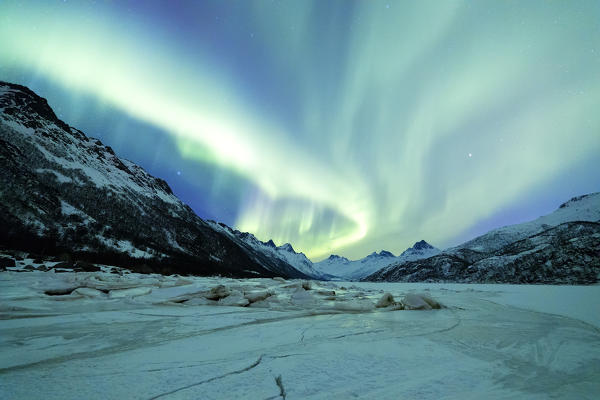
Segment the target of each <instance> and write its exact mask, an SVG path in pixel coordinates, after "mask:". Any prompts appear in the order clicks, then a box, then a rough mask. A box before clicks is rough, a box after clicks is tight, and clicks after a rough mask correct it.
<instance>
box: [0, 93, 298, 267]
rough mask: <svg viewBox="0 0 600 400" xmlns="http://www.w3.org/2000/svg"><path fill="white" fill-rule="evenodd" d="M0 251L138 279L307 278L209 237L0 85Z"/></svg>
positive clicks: (207, 230)
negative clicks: (109, 268) (103, 267)
mask: <svg viewBox="0 0 600 400" xmlns="http://www.w3.org/2000/svg"><path fill="white" fill-rule="evenodd" d="M0 169H1V170H2V174H0V200H1V201H0V226H2V227H3V228H2V230H0V247H3V248H4V249H5V250H7V249H8V250H22V251H25V252H29V253H34V254H38V255H40V256H46V257H47V256H54V257H60V258H61V259H63V260H66V261H69V262H73V261H74V260H86V261H90V262H96V263H104V264H111V265H121V266H127V267H128V268H132V269H134V270H138V271H144V272H152V271H154V272H163V273H173V272H177V273H189V274H196V275H215V274H220V275H224V276H240V277H242V276H284V277H290V278H293V277H296V278H305V277H307V275H306V274H304V273H302V272H300V271H298V270H297V269H295V268H294V267H292V266H291V265H290V263H289V262H287V261H286V260H285V259H283V258H282V257H275V256H274V255H273V254H272V253H270V252H265V251H263V250H262V249H261V248H259V247H255V246H252V245H251V244H249V243H248V242H246V241H244V240H243V239H241V238H239V237H233V236H231V235H228V234H226V233H224V232H223V231H222V230H220V229H215V227H214V225H211V224H209V223H207V222H205V221H204V220H202V219H201V218H200V217H198V216H197V215H196V214H195V213H194V212H193V211H192V209H191V208H190V207H188V206H187V205H185V204H183V203H182V202H181V201H180V200H179V199H178V198H177V197H176V196H175V195H174V194H173V193H172V191H171V189H170V188H169V186H168V185H167V183H166V182H165V181H163V180H161V179H159V178H155V177H153V176H151V175H150V174H148V173H147V172H146V171H144V170H143V169H142V168H141V167H140V166H138V165H136V164H134V163H132V162H130V161H127V160H124V159H121V158H119V157H118V156H117V155H116V154H115V153H114V152H113V150H112V149H111V148H110V147H108V146H105V145H103V144H102V143H101V142H100V141H99V140H96V139H93V138H89V137H87V136H86V135H85V134H84V133H83V132H81V131H79V130H77V129H75V128H73V127H70V126H68V125H67V124H65V123H64V122H62V121H61V120H59V119H58V118H57V117H56V115H55V114H54V112H53V111H52V109H51V108H50V106H49V105H48V103H47V102H46V100H45V99H43V98H41V97H39V96H37V95H36V94H35V93H33V92H32V91H31V90H29V89H27V88H26V87H23V86H20V85H14V84H10V83H5V82H0Z"/></svg>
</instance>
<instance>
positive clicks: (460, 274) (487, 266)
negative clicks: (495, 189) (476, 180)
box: [364, 193, 600, 284]
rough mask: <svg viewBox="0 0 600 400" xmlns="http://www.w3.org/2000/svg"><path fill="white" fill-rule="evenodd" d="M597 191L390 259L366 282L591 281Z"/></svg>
mask: <svg viewBox="0 0 600 400" xmlns="http://www.w3.org/2000/svg"><path fill="white" fill-rule="evenodd" d="M599 277H600V193H592V194H588V195H584V196H579V197H575V198H573V199H571V200H569V201H567V202H566V203H564V204H562V205H561V206H560V207H559V208H558V209H557V210H556V211H554V212H553V213H551V214H548V215H546V216H543V217H540V218H538V219H536V220H534V221H530V222H525V223H522V224H517V225H511V226H505V227H502V228H499V229H494V230H492V231H490V232H488V233H486V234H485V235H482V236H479V237H477V238H475V239H473V240H470V241H468V242H466V243H463V244H461V245H460V246H456V247H453V248H450V249H447V250H445V251H444V252H442V253H440V254H438V255H437V256H434V257H430V258H427V259H422V260H418V261H413V262H400V263H394V264H392V265H390V266H388V267H386V268H384V269H382V270H380V271H377V272H376V273H374V274H372V275H370V276H368V277H366V278H365V279H364V280H370V281H405V282H421V281H452V282H489V283H498V282H503V283H553V284H562V283H579V284H586V283H595V282H597V281H598V279H599Z"/></svg>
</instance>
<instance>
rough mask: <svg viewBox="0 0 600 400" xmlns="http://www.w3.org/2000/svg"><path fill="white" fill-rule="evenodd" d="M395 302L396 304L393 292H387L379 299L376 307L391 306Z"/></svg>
mask: <svg viewBox="0 0 600 400" xmlns="http://www.w3.org/2000/svg"><path fill="white" fill-rule="evenodd" d="M393 304H395V301H394V296H392V294H391V293H386V294H384V295H383V296H381V298H380V299H379V301H377V303H376V304H375V307H377V308H383V307H388V306H391V305H393Z"/></svg>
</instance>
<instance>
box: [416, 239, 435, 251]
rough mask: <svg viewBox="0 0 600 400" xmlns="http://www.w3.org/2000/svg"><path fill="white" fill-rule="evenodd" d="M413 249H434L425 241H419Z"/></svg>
mask: <svg viewBox="0 0 600 400" xmlns="http://www.w3.org/2000/svg"><path fill="white" fill-rule="evenodd" d="M412 248H413V249H415V250H425V249H433V248H434V247H433V246H432V245H430V244H429V243H427V242H426V241H424V240H419V241H418V242H416V243H415V244H414V245H413V247H412Z"/></svg>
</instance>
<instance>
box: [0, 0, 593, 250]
mask: <svg viewBox="0 0 600 400" xmlns="http://www.w3.org/2000/svg"><path fill="white" fill-rule="evenodd" d="M226 4H229V3H226ZM230 4H231V13H237V14H236V15H237V18H238V19H239V18H241V17H239V14H242V15H243V20H244V21H246V22H247V25H248V26H249V28H244V29H248V31H251V32H252V38H253V40H254V41H255V43H256V44H255V46H256V48H258V49H261V50H262V51H261V53H260V54H257V56H256V57H259V58H260V62H262V63H263V65H264V66H265V68H269V70H270V71H272V72H273V76H272V78H273V82H288V83H289V87H287V86H286V87H284V88H282V89H281V92H280V94H279V95H280V96H281V99H280V100H281V102H282V104H294V105H295V107H287V108H286V111H288V114H289V115H293V116H294V118H293V122H290V120H289V118H287V117H285V116H283V115H282V114H281V113H279V112H274V111H272V110H266V109H265V107H264V105H263V103H261V102H260V101H257V99H259V98H260V99H262V98H263V94H261V93H255V92H251V91H250V90H248V89H247V88H245V87H243V85H241V84H240V80H241V81H243V80H248V81H252V80H254V79H258V78H257V76H258V74H257V73H256V71H254V70H251V69H248V70H247V71H246V70H245V69H244V66H238V68H237V69H236V71H237V73H236V74H233V73H232V72H231V71H232V69H227V68H222V66H223V64H222V63H223V62H224V61H223V60H222V59H221V58H220V55H219V54H220V53H219V52H218V51H215V50H214V49H211V48H209V47H208V46H207V45H205V44H202V43H204V42H202V43H200V44H198V45H193V44H186V43H188V40H189V42H190V43H192V42H193V40H192V38H190V37H186V38H184V39H185V40H178V39H182V37H180V36H178V35H181V33H177V32H172V31H171V30H169V28H167V27H162V25H158V26H157V25H156V20H153V19H151V18H150V17H149V16H148V14H143V15H142V16H139V17H136V16H135V15H134V16H128V17H127V18H124V19H121V18H118V14H117V13H116V11H115V9H114V8H111V7H108V6H106V7H104V8H102V7H101V8H99V9H98V10H95V9H91V8H90V7H91V6H89V5H86V6H84V5H79V6H74V7H60V6H58V5H56V4H54V3H50V2H40V3H35V5H34V3H32V4H31V5H30V6H29V7H26V6H22V5H19V4H18V3H16V2H10V1H9V2H3V3H0V62H1V63H2V66H3V67H11V68H23V69H28V70H34V71H35V72H36V74H39V75H40V76H43V77H44V78H45V79H49V80H51V81H53V82H56V83H58V84H60V85H62V86H64V87H65V88H67V89H69V90H71V91H73V92H75V93H85V94H88V95H92V96H95V97H97V98H98V99H99V100H101V101H102V102H104V103H106V104H108V105H110V106H112V107H115V108H117V109H119V110H121V111H122V112H124V113H127V114H128V115H130V116H132V117H135V118H136V119H139V120H141V121H144V122H146V123H149V124H152V125H154V126H156V127H159V128H161V129H163V130H165V131H166V132H168V133H169V135H171V136H172V138H173V140H174V141H175V143H176V144H177V148H178V149H179V151H180V153H181V155H182V156H183V157H185V158H188V159H190V160H197V161H198V168H202V165H204V164H210V165H213V166H216V167H218V168H221V169H224V170H227V171H230V172H231V173H234V174H236V175H240V176H243V177H244V178H245V179H246V180H248V181H250V182H252V183H253V184H254V185H255V186H256V187H257V188H258V189H259V190H257V191H254V192H252V193H247V195H245V196H244V199H245V200H244V201H243V202H241V203H240V204H239V210H238V211H239V213H238V217H237V221H235V226H236V228H238V229H240V230H243V231H249V232H252V233H254V234H255V235H256V236H257V237H259V238H260V239H263V240H267V239H269V238H272V239H273V240H274V241H275V242H276V243H278V244H281V243H284V242H291V243H292V244H293V245H294V247H295V248H296V249H299V250H302V251H304V252H305V253H306V254H307V255H308V256H309V257H311V258H313V259H319V258H323V257H325V256H327V255H329V254H330V253H338V254H342V255H346V256H348V257H351V258H358V257H362V256H364V255H366V254H367V253H369V252H371V251H373V250H379V249H382V248H385V249H388V250H391V251H394V252H399V251H401V250H403V249H404V248H405V247H407V246H408V245H410V244H412V243H413V242H415V241H417V240H420V239H423V238H424V239H426V240H428V241H429V242H431V243H433V244H436V245H438V246H443V245H445V244H451V243H453V240H454V238H456V237H457V235H459V234H460V233H461V232H464V231H465V230H468V229H469V228H470V227H472V226H474V225H475V224H476V223H478V222H479V221H482V220H484V219H486V218H489V217H491V216H493V215H494V213H496V212H497V211H498V210H501V209H503V208H505V207H508V206H510V205H511V204H514V203H515V202H518V201H519V200H521V199H523V198H524V197H526V196H530V195H531V192H532V191H534V190H538V189H539V188H541V187H542V188H548V187H554V186H556V187H559V186H560V183H557V182H556V181H554V179H555V177H556V176H558V175H560V174H562V173H564V172H565V171H568V170H571V169H577V166H578V165H579V164H580V163H582V162H584V161H586V160H589V159H590V158H594V157H596V158H598V159H599V161H600V157H599V156H598V155H599V154H600V113H599V112H598V110H600V73H599V72H598V71H600V28H599V26H600V25H599V24H600V6H599V5H598V3H597V2H593V1H591V2H586V1H573V2H558V1H550V2H547V1H530V2H526V3H525V2H516V1H505V2H499V1H479V2H466V1H444V2H439V1H419V2H400V1H398V2H394V1H391V2H386V1H359V2H332V3H330V4H328V6H327V13H326V15H325V17H323V15H321V14H320V10H321V9H322V4H323V3H321V2H319V1H316V2H311V1H294V2H278V3H277V4H276V6H275V5H273V3H272V2H266V1H257V2H248V3H247V4H246V5H245V6H243V7H242V8H244V10H243V12H242V11H240V10H239V8H240V7H241V6H239V4H238V5H237V6H234V4H236V3H234V2H232V3H230ZM388 5H389V6H390V7H387V6H388ZM349 8H352V10H351V12H349V11H348V9H349ZM190 29H192V28H190ZM231 29H232V30H235V29H240V30H241V29H242V28H231ZM244 35H246V37H247V36H248V34H247V32H246V33H244ZM241 46H242V45H240V47H241ZM222 51H223V52H227V51H228V52H231V53H235V52H236V51H240V50H239V49H222ZM255 75H256V76H255ZM0 79H2V77H1V76H0ZM268 83H271V82H268ZM281 93H283V95H282V94H281ZM266 96H267V93H265V94H264V97H265V98H266ZM292 100H293V101H292ZM132 134H134V133H132ZM587 173H589V174H590V175H594V174H596V175H597V174H598V172H597V171H588V172H587ZM556 190H559V189H556Z"/></svg>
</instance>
